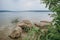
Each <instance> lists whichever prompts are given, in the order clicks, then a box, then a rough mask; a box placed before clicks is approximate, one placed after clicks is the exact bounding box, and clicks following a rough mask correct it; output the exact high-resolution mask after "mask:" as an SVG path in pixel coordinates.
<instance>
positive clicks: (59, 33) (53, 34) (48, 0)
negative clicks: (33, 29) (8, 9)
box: [43, 0, 60, 40]
mask: <svg viewBox="0 0 60 40" xmlns="http://www.w3.org/2000/svg"><path fill="white" fill-rule="evenodd" d="M43 3H45V4H46V7H48V8H49V10H50V11H52V12H54V14H53V17H54V19H53V21H52V27H50V28H49V29H48V33H47V35H46V40H60V0H43Z"/></svg>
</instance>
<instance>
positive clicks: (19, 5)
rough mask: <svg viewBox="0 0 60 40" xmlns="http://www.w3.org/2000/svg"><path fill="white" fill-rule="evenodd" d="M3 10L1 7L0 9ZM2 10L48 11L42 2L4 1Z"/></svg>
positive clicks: (36, 0)
mask: <svg viewBox="0 0 60 40" xmlns="http://www.w3.org/2000/svg"><path fill="white" fill-rule="evenodd" d="M0 8H1V7H0ZM2 9H6V10H48V9H47V8H45V5H43V4H41V1H40V0H2Z"/></svg>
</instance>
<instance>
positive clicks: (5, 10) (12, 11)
mask: <svg viewBox="0 0 60 40" xmlns="http://www.w3.org/2000/svg"><path fill="white" fill-rule="evenodd" d="M0 12H51V11H49V10H26V11H9V10H0Z"/></svg>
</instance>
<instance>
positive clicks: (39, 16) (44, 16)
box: [0, 12, 52, 27]
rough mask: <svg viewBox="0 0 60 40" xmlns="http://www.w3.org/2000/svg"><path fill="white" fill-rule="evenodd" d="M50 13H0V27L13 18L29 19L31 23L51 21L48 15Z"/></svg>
mask: <svg viewBox="0 0 60 40" xmlns="http://www.w3.org/2000/svg"><path fill="white" fill-rule="evenodd" d="M48 14H52V12H0V27H1V26H2V25H7V24H9V23H11V21H12V20H13V19H15V18H19V20H22V19H29V20H32V21H38V22H39V21H41V20H48V21H51V20H52V18H51V17H50V16H49V15H48Z"/></svg>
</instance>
